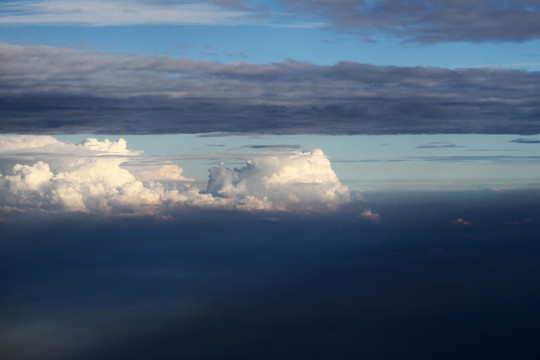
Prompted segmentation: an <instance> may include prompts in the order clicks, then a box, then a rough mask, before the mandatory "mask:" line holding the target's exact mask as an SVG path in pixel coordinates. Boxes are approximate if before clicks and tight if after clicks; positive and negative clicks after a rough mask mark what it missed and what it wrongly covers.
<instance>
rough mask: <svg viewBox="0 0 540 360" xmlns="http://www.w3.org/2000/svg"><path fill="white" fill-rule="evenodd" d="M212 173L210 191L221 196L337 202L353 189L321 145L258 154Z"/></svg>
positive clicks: (284, 201) (277, 200) (347, 198)
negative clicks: (243, 163) (239, 164)
mask: <svg viewBox="0 0 540 360" xmlns="http://www.w3.org/2000/svg"><path fill="white" fill-rule="evenodd" d="M209 174H210V175H209V180H208V188H207V191H208V192H209V193H211V194H212V195H214V196H217V197H225V198H235V197H238V198H245V197H247V196H256V197H257V198H260V199H267V200H270V201H272V202H274V203H289V204H291V205H292V204H301V205H302V206H305V205H306V204H312V203H315V204H318V203H321V202H322V203H325V204H327V205H328V206H335V205H340V204H343V203H346V202H348V201H349V189H348V188H347V187H346V186H344V185H342V184H341V182H340V181H339V179H338V177H337V176H336V173H335V172H334V171H333V170H332V168H331V166H330V161H329V160H328V158H327V157H326V156H325V155H324V153H323V152H322V151H321V150H319V149H316V150H313V151H309V152H295V153H293V154H292V155H277V156H265V157H260V158H256V159H253V160H250V161H248V163H247V165H246V166H245V167H243V168H240V169H229V168H227V167H226V166H225V164H224V163H222V164H221V165H220V166H219V167H213V168H211V169H210V170H209Z"/></svg>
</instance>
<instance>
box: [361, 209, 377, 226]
mask: <svg viewBox="0 0 540 360" xmlns="http://www.w3.org/2000/svg"><path fill="white" fill-rule="evenodd" d="M358 218H360V219H365V220H368V221H371V222H372V223H374V224H375V223H378V222H379V221H381V216H380V215H379V214H377V213H374V212H372V211H371V209H364V211H362V212H361V213H360V215H358Z"/></svg>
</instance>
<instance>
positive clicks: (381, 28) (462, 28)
mask: <svg viewBox="0 0 540 360" xmlns="http://www.w3.org/2000/svg"><path fill="white" fill-rule="evenodd" d="M282 2H284V3H285V4H287V5H290V6H291V7H292V8H293V9H295V10H297V11H301V12H302V13H305V12H308V13H311V14H314V15H317V16H322V17H323V18H327V19H329V20H330V21H331V25H332V26H333V27H335V28H338V29H341V30H347V31H352V32H356V33H360V34H361V35H364V36H370V35H374V34H380V33H383V34H389V35H393V36H397V37H399V38H401V39H403V40H406V41H414V42H423V43H435V42H445V41H472V42H484V41H523V40H530V39H538V38H540V4H539V3H538V1H536V0H498V1H493V0H477V1H468V0H409V1H391V0H376V1H369V2H368V1H357V0H344V1H332V0H309V1H304V0H282Z"/></svg>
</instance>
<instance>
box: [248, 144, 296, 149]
mask: <svg viewBox="0 0 540 360" xmlns="http://www.w3.org/2000/svg"><path fill="white" fill-rule="evenodd" d="M244 147H247V148H250V149H300V145H286V144H277V145H246V146H244Z"/></svg>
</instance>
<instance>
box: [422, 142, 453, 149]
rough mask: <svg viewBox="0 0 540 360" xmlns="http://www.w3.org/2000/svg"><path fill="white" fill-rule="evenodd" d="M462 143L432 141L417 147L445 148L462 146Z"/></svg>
mask: <svg viewBox="0 0 540 360" xmlns="http://www.w3.org/2000/svg"><path fill="white" fill-rule="evenodd" d="M462 147H464V146H462V145H456V144H454V143H452V142H431V143H429V144H424V145H418V146H417V147H416V148H417V149H444V148H462Z"/></svg>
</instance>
